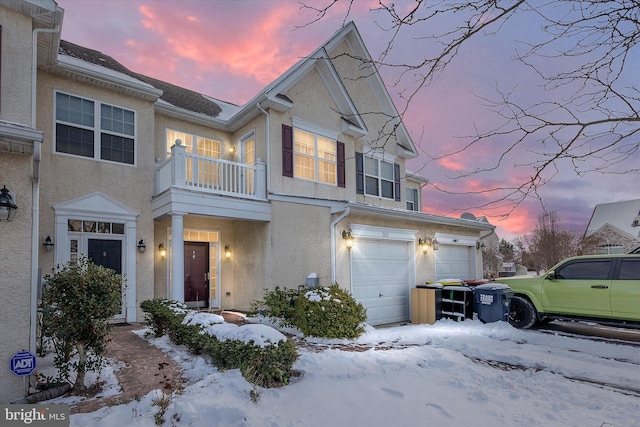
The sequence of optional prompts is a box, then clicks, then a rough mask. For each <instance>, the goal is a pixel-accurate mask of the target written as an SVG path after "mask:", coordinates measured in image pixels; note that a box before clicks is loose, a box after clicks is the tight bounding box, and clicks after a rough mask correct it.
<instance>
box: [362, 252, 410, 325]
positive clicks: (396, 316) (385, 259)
mask: <svg viewBox="0 0 640 427" xmlns="http://www.w3.org/2000/svg"><path fill="white" fill-rule="evenodd" d="M351 252H352V253H351V274H352V284H353V296H354V298H355V299H356V300H357V301H359V302H360V303H362V305H364V306H365V307H366V309H367V323H369V324H370V325H383V324H386V323H393V322H402V321H406V320H408V319H409V288H410V283H409V281H410V277H411V276H410V257H409V244H408V243H407V242H396V241H388V240H364V239H363V240H359V241H358V244H357V245H354V248H353V249H352V250H351Z"/></svg>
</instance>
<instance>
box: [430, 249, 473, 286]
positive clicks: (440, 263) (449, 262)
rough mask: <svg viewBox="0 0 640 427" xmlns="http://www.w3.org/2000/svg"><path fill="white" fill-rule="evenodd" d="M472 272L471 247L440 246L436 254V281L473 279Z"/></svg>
mask: <svg viewBox="0 0 640 427" xmlns="http://www.w3.org/2000/svg"><path fill="white" fill-rule="evenodd" d="M474 277H475V274H474V273H473V272H472V270H471V247H470V246H463V245H443V244H441V245H440V249H439V250H438V252H436V280H444V279H462V280H468V279H473V278H474Z"/></svg>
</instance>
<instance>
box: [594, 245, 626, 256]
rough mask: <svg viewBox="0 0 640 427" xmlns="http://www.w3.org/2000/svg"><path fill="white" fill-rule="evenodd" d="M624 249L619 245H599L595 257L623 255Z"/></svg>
mask: <svg viewBox="0 0 640 427" xmlns="http://www.w3.org/2000/svg"><path fill="white" fill-rule="evenodd" d="M624 252H625V251H624V248H623V247H622V245H621V244H619V243H610V244H606V245H599V246H597V247H596V250H595V255H612V254H623V253H624Z"/></svg>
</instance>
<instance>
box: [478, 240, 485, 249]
mask: <svg viewBox="0 0 640 427" xmlns="http://www.w3.org/2000/svg"><path fill="white" fill-rule="evenodd" d="M486 247H487V245H485V244H484V242H479V241H478V242H476V249H484V248H486Z"/></svg>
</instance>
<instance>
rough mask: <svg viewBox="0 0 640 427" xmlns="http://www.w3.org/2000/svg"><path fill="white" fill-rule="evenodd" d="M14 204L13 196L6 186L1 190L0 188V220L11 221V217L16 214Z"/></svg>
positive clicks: (16, 207)
mask: <svg viewBox="0 0 640 427" xmlns="http://www.w3.org/2000/svg"><path fill="white" fill-rule="evenodd" d="M16 209H18V206H16V204H15V203H13V196H12V195H11V194H10V193H9V190H7V186H6V185H5V186H4V188H3V189H2V190H0V222H2V221H5V222H10V221H13V217H15V216H16Z"/></svg>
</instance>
